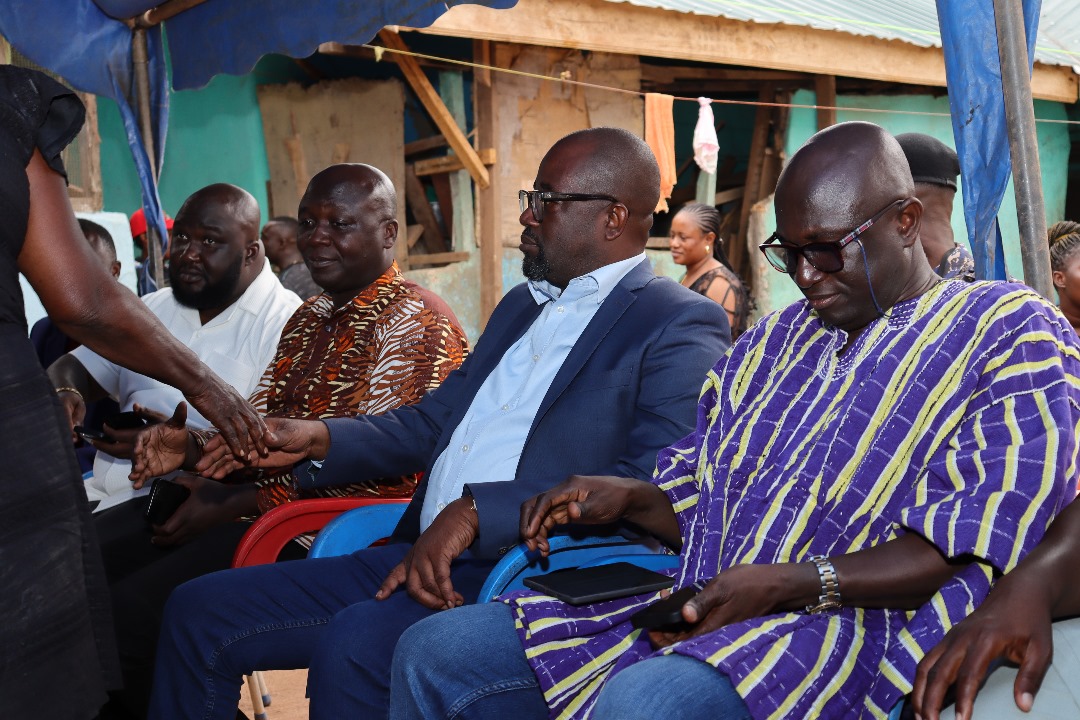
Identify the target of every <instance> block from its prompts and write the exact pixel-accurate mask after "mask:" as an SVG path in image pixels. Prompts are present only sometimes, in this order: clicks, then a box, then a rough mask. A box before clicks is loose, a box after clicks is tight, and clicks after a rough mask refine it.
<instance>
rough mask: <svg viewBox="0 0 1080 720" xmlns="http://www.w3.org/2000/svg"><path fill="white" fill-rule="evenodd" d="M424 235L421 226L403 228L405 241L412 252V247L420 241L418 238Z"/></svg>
mask: <svg viewBox="0 0 1080 720" xmlns="http://www.w3.org/2000/svg"><path fill="white" fill-rule="evenodd" d="M423 234H424V226H423V225H409V226H408V227H406V228H405V240H406V241H407V242H408V245H409V249H410V250H412V248H413V246H414V245H416V242H417V241H418V240H419V239H420V236H421V235H423Z"/></svg>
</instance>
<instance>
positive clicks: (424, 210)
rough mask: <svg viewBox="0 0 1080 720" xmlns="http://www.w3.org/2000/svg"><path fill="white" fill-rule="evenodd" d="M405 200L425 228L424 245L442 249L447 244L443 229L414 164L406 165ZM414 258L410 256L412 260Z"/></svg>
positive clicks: (429, 247)
mask: <svg viewBox="0 0 1080 720" xmlns="http://www.w3.org/2000/svg"><path fill="white" fill-rule="evenodd" d="M405 202H406V203H407V204H408V207H409V210H411V211H412V216H413V219H414V220H416V222H418V223H420V225H422V226H423V228H424V247H426V248H427V249H428V250H429V251H430V250H441V249H443V248H444V247H446V246H445V244H444V241H443V235H442V231H441V230H440V229H439V221H438V219H437V218H436V217H435V211H434V210H432V209H431V203H429V202H428V199H427V192H425V191H424V185H423V183H421V182H420V178H418V177H417V176H416V171H415V170H414V169H413V166H412V165H406V166H405ZM411 259H412V258H411V257H410V260H411Z"/></svg>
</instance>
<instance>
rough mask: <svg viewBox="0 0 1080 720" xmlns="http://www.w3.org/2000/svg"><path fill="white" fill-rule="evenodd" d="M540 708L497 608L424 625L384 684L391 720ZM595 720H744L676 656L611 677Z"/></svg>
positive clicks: (526, 716) (720, 683)
mask: <svg viewBox="0 0 1080 720" xmlns="http://www.w3.org/2000/svg"><path fill="white" fill-rule="evenodd" d="M547 717H548V712H547V704H546V703H545V702H544V696H543V694H542V693H541V691H540V686H539V684H538V683H537V681H536V676H535V675H534V674H533V671H532V669H531V668H530V667H529V663H528V662H527V661H526V660H525V651H524V650H523V649H522V646H521V642H520V641H519V640H518V636H517V631H516V630H515V629H514V620H513V615H512V614H511V610H510V608H509V607H508V606H507V605H504V604H503V603H487V604H485V605H473V606H471V607H462V608H458V609H456V610H451V611H449V612H445V613H439V614H438V615H434V616H432V617H428V618H425V619H424V620H421V621H419V622H417V623H416V624H415V625H413V626H412V627H411V628H409V629H408V630H407V631H405V633H404V634H403V635H402V636H401V639H400V641H399V642H398V646H397V650H396V651H395V652H394V664H393V670H392V673H391V680H390V718H391V720H436V719H438V720H459V719H460V720H489V719H490V720H495V719H496V718H514V720H546V718H547ZM590 717H591V718H593V719H594V720H639V719H640V720H656V719H657V718H689V719H693V718H709V719H711V720H743V719H744V718H746V719H748V718H749V717H750V711H749V710H748V709H747V707H746V704H745V703H744V702H743V700H742V698H741V697H739V694H738V693H737V692H735V688H734V687H733V686H732V684H731V681H730V680H729V679H728V678H727V676H726V675H723V674H722V673H720V672H718V671H717V670H716V668H714V667H712V666H711V665H707V664H706V663H703V662H700V661H698V660H694V659H693V658H688V657H685V656H682V655H665V656H663V657H657V658H650V659H648V660H643V661H641V662H639V663H637V664H636V665H632V666H630V667H629V668H626V669H625V670H623V671H621V672H620V673H618V674H617V675H615V676H614V677H612V678H611V679H610V680H609V681H608V682H607V684H606V685H605V686H604V688H603V690H601V691H600V696H599V698H598V699H597V702H596V705H595V707H594V708H593V712H592V714H591V716H590Z"/></svg>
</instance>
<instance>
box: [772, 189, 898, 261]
mask: <svg viewBox="0 0 1080 720" xmlns="http://www.w3.org/2000/svg"><path fill="white" fill-rule="evenodd" d="M903 202H904V199H900V200H893V201H892V202H891V203H889V204H888V205H886V206H885V207H883V208H882V209H881V210H878V211H877V212H876V213H874V216H873V217H872V218H870V219H869V220H867V221H866V222H864V223H863V224H862V225H860V226H859V227H857V228H855V229H854V230H852V231H851V232H849V233H848V234H847V235H845V236H844V237H842V238H840V239H839V240H834V241H832V242H814V243H807V244H805V245H792V244H791V243H786V242H784V241H783V240H781V239H780V236H779V235H777V234H776V233H773V234H772V235H770V236H769V239H768V240H766V241H765V242H764V243H762V244H761V245H759V246H758V248H759V249H760V250H761V252H762V253H764V254H765V258H766V259H767V260H768V261H769V264H770V265H772V266H773V267H774V268H776V269H777V270H779V271H780V272H783V273H787V274H788V275H794V274H795V271H796V270H797V269H798V266H799V256H800V255H802V256H803V257H804V258H806V262H808V263H810V264H811V265H812V266H813V267H815V268H817V269H818V270H820V271H821V272H824V273H834V272H840V271H841V270H843V269H844V257H843V255H841V254H840V251H841V250H843V249H844V248H845V247H847V246H848V245H849V244H851V243H853V242H855V241H856V240H858V239H859V236H860V235H862V234H863V233H864V232H866V231H867V230H869V229H870V228H871V227H873V225H874V223H876V222H877V221H878V220H879V219H881V216H882V215H884V214H885V213H887V212H888V211H889V210H891V209H892V208H894V207H896V206H898V205H900V204H901V203H903Z"/></svg>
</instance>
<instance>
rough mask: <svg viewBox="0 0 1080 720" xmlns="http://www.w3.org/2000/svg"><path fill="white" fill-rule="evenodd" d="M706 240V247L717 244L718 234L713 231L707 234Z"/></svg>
mask: <svg viewBox="0 0 1080 720" xmlns="http://www.w3.org/2000/svg"><path fill="white" fill-rule="evenodd" d="M704 240H705V244H706V245H712V244H713V243H715V242H716V233H714V232H712V231H709V232H707V233H705V237H704Z"/></svg>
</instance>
